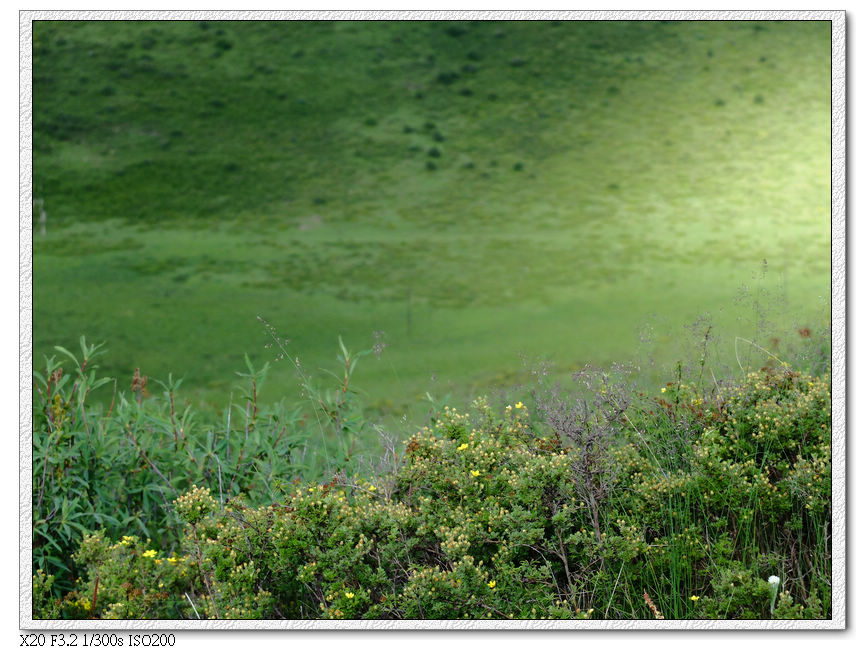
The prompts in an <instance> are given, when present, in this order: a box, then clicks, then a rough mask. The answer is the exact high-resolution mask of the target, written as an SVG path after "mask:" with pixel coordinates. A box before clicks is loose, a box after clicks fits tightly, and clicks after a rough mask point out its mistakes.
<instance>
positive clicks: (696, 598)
mask: <svg viewBox="0 0 865 650" xmlns="http://www.w3.org/2000/svg"><path fill="white" fill-rule="evenodd" d="M691 600H693V601H694V602H695V603H696V602H697V601H698V600H700V597H699V596H691Z"/></svg>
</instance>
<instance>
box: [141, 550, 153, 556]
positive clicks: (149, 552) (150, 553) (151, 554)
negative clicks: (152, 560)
mask: <svg viewBox="0 0 865 650" xmlns="http://www.w3.org/2000/svg"><path fill="white" fill-rule="evenodd" d="M141 555H143V556H144V557H156V551H154V550H153V549H150V550H149V551H144V553H142V554H141Z"/></svg>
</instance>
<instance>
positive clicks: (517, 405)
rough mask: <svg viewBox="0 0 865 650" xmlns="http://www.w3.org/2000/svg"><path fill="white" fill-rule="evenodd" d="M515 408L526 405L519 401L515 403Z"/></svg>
mask: <svg viewBox="0 0 865 650" xmlns="http://www.w3.org/2000/svg"><path fill="white" fill-rule="evenodd" d="M514 408H517V409H521V408H525V407H524V406H523V403H522V402H517V403H516V404H514Z"/></svg>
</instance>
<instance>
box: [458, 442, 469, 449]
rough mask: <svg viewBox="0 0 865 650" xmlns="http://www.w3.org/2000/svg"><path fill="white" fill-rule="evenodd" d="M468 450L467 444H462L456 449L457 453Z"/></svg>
mask: <svg viewBox="0 0 865 650" xmlns="http://www.w3.org/2000/svg"><path fill="white" fill-rule="evenodd" d="M468 448H469V443H467V442H464V443H463V444H461V445H460V446H459V447H457V451H463V450H464V449H468Z"/></svg>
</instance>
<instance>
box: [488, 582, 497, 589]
mask: <svg viewBox="0 0 865 650" xmlns="http://www.w3.org/2000/svg"><path fill="white" fill-rule="evenodd" d="M487 587H489V588H490V589H495V588H496V581H495V580H490V581H489V582H488V583H487Z"/></svg>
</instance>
